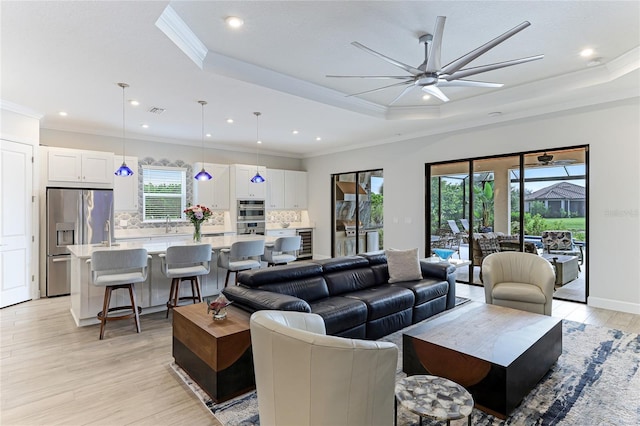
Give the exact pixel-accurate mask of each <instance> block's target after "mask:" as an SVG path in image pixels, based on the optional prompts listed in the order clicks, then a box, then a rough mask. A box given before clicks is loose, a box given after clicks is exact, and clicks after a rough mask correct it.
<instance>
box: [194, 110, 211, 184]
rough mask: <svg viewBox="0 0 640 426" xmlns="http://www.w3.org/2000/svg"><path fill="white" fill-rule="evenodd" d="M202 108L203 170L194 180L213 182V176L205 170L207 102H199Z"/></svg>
mask: <svg viewBox="0 0 640 426" xmlns="http://www.w3.org/2000/svg"><path fill="white" fill-rule="evenodd" d="M198 103H199V104H200V105H201V106H202V169H201V170H200V171H199V172H198V174H196V175H195V176H194V177H193V178H194V179H195V180H211V175H210V174H209V172H207V171H206V170H205V169H204V106H205V105H206V104H207V101H198Z"/></svg>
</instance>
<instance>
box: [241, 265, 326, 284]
mask: <svg viewBox="0 0 640 426" xmlns="http://www.w3.org/2000/svg"><path fill="white" fill-rule="evenodd" d="M321 274H322V267H321V266H320V265H317V264H315V263H296V264H291V265H283V266H278V267H277V268H263V269H254V270H251V271H244V272H240V273H239V274H238V282H239V283H240V284H242V285H244V286H247V287H260V286H263V285H265V284H269V283H278V282H284V281H293V280H301V279H305V278H309V277H314V276H319V275H321Z"/></svg>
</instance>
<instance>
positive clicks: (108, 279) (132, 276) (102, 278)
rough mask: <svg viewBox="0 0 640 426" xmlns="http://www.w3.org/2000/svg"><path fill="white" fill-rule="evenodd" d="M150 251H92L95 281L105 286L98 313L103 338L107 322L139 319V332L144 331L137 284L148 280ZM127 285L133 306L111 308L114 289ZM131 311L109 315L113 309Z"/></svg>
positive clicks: (92, 269)
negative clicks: (137, 300) (141, 327)
mask: <svg viewBox="0 0 640 426" xmlns="http://www.w3.org/2000/svg"><path fill="white" fill-rule="evenodd" d="M148 259H149V256H148V254H147V250H146V249H143V248H140V249H128V250H99V251H94V252H93V253H92V254H91V259H88V260H87V263H89V264H90V265H91V282H92V284H93V285H95V286H98V287H104V300H103V304H102V311H100V312H98V315H97V318H98V319H99V320H100V340H102V339H103V338H104V329H105V326H106V324H107V321H119V320H126V319H129V318H135V324H136V332H137V333H140V313H141V312H142V308H140V307H139V306H138V304H137V302H136V289H135V283H141V282H144V281H146V280H147V275H148V272H149V268H148ZM119 288H124V289H127V290H129V300H130V301H131V305H127V306H114V307H111V308H110V307H109V305H110V304H111V293H112V292H113V290H117V289H119ZM124 310H131V312H130V313H125V314H121V315H111V316H110V315H109V312H115V311H124Z"/></svg>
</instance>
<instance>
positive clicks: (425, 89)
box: [422, 85, 449, 102]
mask: <svg viewBox="0 0 640 426" xmlns="http://www.w3.org/2000/svg"><path fill="white" fill-rule="evenodd" d="M422 91H423V92H427V93H428V94H430V95H432V96H435V97H436V98H438V99H440V100H441V101H442V102H449V98H447V95H445V94H444V93H442V90H440V89H438V88H437V87H436V86H433V85H432V86H423V87H422Z"/></svg>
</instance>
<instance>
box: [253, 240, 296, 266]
mask: <svg viewBox="0 0 640 426" xmlns="http://www.w3.org/2000/svg"><path fill="white" fill-rule="evenodd" d="M300 241H301V237H300V236H299V235H297V236H295V237H293V236H291V237H280V238H278V239H276V241H275V242H274V243H273V245H268V246H265V247H264V254H263V255H262V260H264V261H265V262H267V266H276V265H286V264H287V263H289V262H293V261H294V260H296V259H297V258H298V256H297V255H296V252H297V251H298V250H300Z"/></svg>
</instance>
